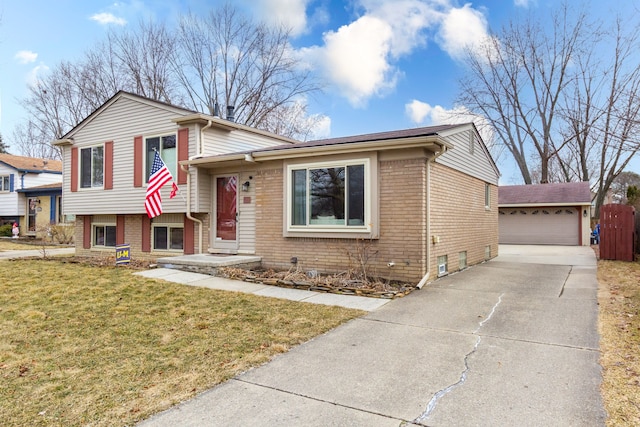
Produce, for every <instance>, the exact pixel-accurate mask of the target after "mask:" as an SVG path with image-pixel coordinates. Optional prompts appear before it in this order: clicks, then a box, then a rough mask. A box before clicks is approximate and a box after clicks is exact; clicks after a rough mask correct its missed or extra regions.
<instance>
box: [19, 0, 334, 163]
mask: <svg viewBox="0 0 640 427" xmlns="http://www.w3.org/2000/svg"><path fill="white" fill-rule="evenodd" d="M180 22H181V24H180V26H179V28H178V29H177V31H174V30H172V29H170V28H167V27H166V26H165V25H163V24H157V23H154V22H151V21H150V22H140V23H139V25H138V27H136V28H135V29H133V30H129V29H125V30H123V31H121V32H112V33H110V34H109V35H108V37H107V39H106V40H105V41H104V42H102V43H99V44H98V45H97V46H95V47H94V48H93V49H90V50H88V51H87V52H86V53H85V54H84V55H83V56H82V57H81V58H80V60H78V61H75V62H72V61H63V62H61V63H60V64H58V65H57V66H56V67H54V68H53V69H52V70H51V71H50V72H49V73H48V74H47V75H45V76H44V77H42V78H41V79H40V80H39V81H37V82H36V83H35V84H33V85H31V86H30V87H29V94H28V95H27V97H25V98H24V99H23V100H22V104H23V106H24V107H25V109H26V111H27V112H28V114H29V117H30V119H29V121H28V123H26V124H25V125H22V127H20V128H18V129H16V132H14V138H15V139H16V145H17V146H18V147H20V149H22V150H24V151H23V153H24V154H29V153H32V152H34V151H36V152H37V151H40V150H41V147H42V146H43V145H44V144H48V143H50V141H52V140H54V139H57V138H60V137H61V136H62V135H64V134H65V133H66V132H68V131H69V130H70V129H72V128H73V126H75V125H76V124H78V123H79V122H80V121H81V120H83V119H84V118H85V117H87V116H88V115H89V114H91V113H92V112H93V111H95V110H96V109H97V108H98V107H99V106H100V105H102V104H103V103H104V102H105V101H106V100H108V99H109V98H110V97H111V96H113V94H115V93H116V92H117V91H118V90H126V91H129V92H133V93H136V94H139V95H142V96H145V97H147V98H150V99H154V100H159V101H163V102H167V103H172V104H174V105H178V106H185V107H190V108H192V109H194V110H196V111H202V112H205V113H208V114H213V113H214V106H215V104H216V103H218V104H219V105H220V106H221V107H222V108H223V109H224V108H226V106H235V119H236V121H238V122H240V123H243V124H247V125H250V126H254V127H258V128H261V129H264V130H269V131H272V132H275V133H279V134H280V135H284V136H289V137H297V138H302V139H306V138H307V137H308V136H309V135H310V134H311V133H312V132H313V130H314V128H315V126H316V125H317V124H318V122H319V121H320V120H322V118H323V117H321V116H318V115H315V116H314V115H309V114H308V113H307V109H306V105H307V104H306V97H307V96H309V95H311V94H313V93H315V92H317V91H318V90H319V87H318V85H317V84H316V83H315V81H314V80H313V79H312V78H311V74H310V72H309V71H305V70H303V69H302V67H300V63H299V61H298V60H297V59H296V57H295V55H293V53H292V49H291V47H290V45H289V32H288V31H286V30H285V29H283V28H271V27H267V26H266V25H262V24H255V23H253V22H252V21H250V20H248V19H246V18H244V17H243V16H241V15H240V14H239V13H238V12H237V11H236V9H234V8H233V7H232V6H231V5H229V4H228V5H226V6H224V7H222V8H220V9H215V10H213V11H212V12H211V13H210V14H209V15H208V17H207V19H201V18H199V17H196V16H194V15H188V16H186V17H184V18H183V19H182V20H181V21H180ZM174 34H175V35H174ZM26 138H36V139H33V140H32V141H33V142H32V143H33V145H34V147H33V148H30V147H27V146H26V145H25V144H26ZM45 151H46V150H45Z"/></svg>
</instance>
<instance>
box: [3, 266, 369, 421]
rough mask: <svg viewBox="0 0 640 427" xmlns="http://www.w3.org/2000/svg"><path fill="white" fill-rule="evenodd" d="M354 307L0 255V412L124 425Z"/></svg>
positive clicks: (8, 416)
mask: <svg viewBox="0 0 640 427" xmlns="http://www.w3.org/2000/svg"><path fill="white" fill-rule="evenodd" d="M362 314H363V312H361V311H358V310H349V309H344V308H338V307H329V306H322V305H314V304H305V303H297V302H291V301H285V300H278V299H272V298H262V297H258V296H253V295H247V294H241V293H231V292H222V291H214V290H210V289H204V288H195V287H189V286H184V285H179V284H173V283H167V282H162V281H156V280H151V279H145V278H142V277H138V276H133V275H132V271H131V270H129V269H125V268H115V267H102V268H99V267H91V266H87V265H80V264H70V263H63V262H60V261H42V260H28V261H27V260H21V261H14V262H4V263H0V383H1V384H2V386H0V421H1V422H2V425H4V426H25V425H29V426H39V425H41V426H74V425H95V426H111V425H131V424H132V423H135V422H136V421H139V420H141V419H144V418H146V417H148V416H150V415H151V414H153V413H155V412H158V411H161V410H163V409H166V408H168V407H170V406H171V405H173V404H175V403H178V402H180V401H182V400H184V399H188V398H190V397H193V396H194V395H195V394H196V393H199V392H202V391H203V390H205V389H207V388H210V387H212V386H214V385H215V384H218V383H220V382H222V381H225V380H227V379H229V378H232V377H233V376H235V375H237V374H238V373H240V372H243V371H245V370H247V369H248V368H250V367H253V366H257V365H260V364H262V363H265V362H266V361H268V360H269V359H270V358H272V357H273V356H275V355H276V354H278V353H282V352H286V351H288V350H289V349H290V348H291V347H292V346H295V345H297V344H300V343H302V342H305V341H307V340H309V339H310V338H312V337H314V336H316V335H318V334H322V333H324V332H326V331H328V330H330V329H332V328H334V327H336V326H337V325H339V324H341V323H343V322H345V321H347V320H349V319H353V318H355V317H358V316H361V315H362Z"/></svg>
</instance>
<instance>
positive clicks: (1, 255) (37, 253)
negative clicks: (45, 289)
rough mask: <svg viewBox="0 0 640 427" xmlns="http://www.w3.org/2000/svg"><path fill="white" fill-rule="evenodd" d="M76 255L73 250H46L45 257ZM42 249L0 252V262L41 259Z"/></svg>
mask: <svg viewBox="0 0 640 427" xmlns="http://www.w3.org/2000/svg"><path fill="white" fill-rule="evenodd" d="M75 253H76V249H75V248H73V247H72V248H46V254H47V256H61V255H73V254H75ZM42 256H43V254H42V249H27V250H19V251H0V260H3V259H12V258H31V257H38V258H42Z"/></svg>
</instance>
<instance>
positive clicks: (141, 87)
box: [107, 21, 179, 103]
mask: <svg viewBox="0 0 640 427" xmlns="http://www.w3.org/2000/svg"><path fill="white" fill-rule="evenodd" d="M107 46H108V47H107V48H108V49H109V50H110V51H111V54H112V55H113V57H114V58H115V59H117V64H115V66H116V67H117V69H118V74H117V75H118V76H119V78H120V79H122V80H124V81H121V82H120V84H121V85H124V86H125V87H127V88H128V89H129V90H130V91H131V92H134V93H137V94H138V95H142V96H144V97H147V98H150V99H155V100H158V101H163V102H167V103H171V102H172V101H174V102H177V99H178V98H179V96H178V94H177V91H176V88H175V86H176V84H175V82H174V79H173V76H172V73H171V69H170V60H171V58H173V56H174V55H175V54H176V51H175V40H174V37H173V36H172V35H171V32H170V31H169V30H168V29H167V28H166V27H165V26H164V25H163V24H158V23H153V22H151V21H149V22H144V21H141V22H140V23H139V25H138V28H136V29H135V30H131V31H129V30H124V31H122V32H118V33H116V32H112V33H110V34H109V36H108V42H107Z"/></svg>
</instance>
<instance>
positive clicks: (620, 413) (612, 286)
mask: <svg viewBox="0 0 640 427" xmlns="http://www.w3.org/2000/svg"><path fill="white" fill-rule="evenodd" d="M598 283H599V285H600V294H599V298H598V300H599V303H600V315H599V320H600V322H599V328H600V350H601V353H602V354H601V357H600V364H601V365H602V376H603V383H602V396H603V399H604V405H605V409H606V410H607V413H608V415H609V416H608V418H607V425H608V426H631V425H636V426H637V425H640V263H638V262H622V261H598Z"/></svg>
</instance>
